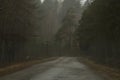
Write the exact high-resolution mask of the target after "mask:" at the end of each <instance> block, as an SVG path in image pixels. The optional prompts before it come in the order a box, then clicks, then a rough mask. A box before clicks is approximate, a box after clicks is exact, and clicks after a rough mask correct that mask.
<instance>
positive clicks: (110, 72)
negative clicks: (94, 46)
mask: <svg viewBox="0 0 120 80" xmlns="http://www.w3.org/2000/svg"><path fill="white" fill-rule="evenodd" d="M79 60H80V62H83V63H85V64H86V65H88V66H89V67H90V68H91V69H92V70H94V71H95V72H97V73H99V74H101V75H102V76H104V77H105V78H107V79H108V80H120V70H118V69H114V68H110V67H107V66H105V65H101V64H98V63H96V62H94V61H92V60H90V59H87V58H83V57H80V58H79Z"/></svg>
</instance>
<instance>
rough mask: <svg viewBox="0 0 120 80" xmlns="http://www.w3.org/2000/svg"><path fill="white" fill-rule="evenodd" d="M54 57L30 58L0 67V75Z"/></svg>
mask: <svg viewBox="0 0 120 80" xmlns="http://www.w3.org/2000/svg"><path fill="white" fill-rule="evenodd" d="M54 59H57V58H56V57H53V58H47V59H42V60H30V61H25V62H22V63H16V64H12V65H10V66H7V67H4V68H0V76H4V75H7V74H10V73H13V72H16V71H19V70H22V69H25V68H28V67H31V66H32V65H35V64H39V63H43V62H46V61H50V60H54Z"/></svg>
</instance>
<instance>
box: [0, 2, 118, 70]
mask: <svg viewBox="0 0 120 80" xmlns="http://www.w3.org/2000/svg"><path fill="white" fill-rule="evenodd" d="M119 5H120V1H119V0H86V2H85V3H84V5H83V4H81V3H80V0H44V1H40V0H19V1H16V0H0V67H4V66H8V65H10V64H13V63H17V62H23V61H27V60H34V59H43V58H48V57H53V56H57V57H58V56H77V57H78V56H79V57H80V56H86V57H89V58H90V59H92V60H95V61H96V62H97V63H100V64H105V65H107V66H110V67H115V68H120V59H119V58H120V18H119V17H120V11H119V9H120V6H119Z"/></svg>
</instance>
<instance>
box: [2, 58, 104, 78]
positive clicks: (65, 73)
mask: <svg viewBox="0 0 120 80" xmlns="http://www.w3.org/2000/svg"><path fill="white" fill-rule="evenodd" d="M0 80H105V79H104V78H103V77H101V76H99V75H98V74H95V73H94V72H93V71H91V70H90V69H89V68H88V67H87V66H85V65H84V64H82V63H80V62H79V61H77V58H75V57H61V58H58V59H56V60H53V61H49V62H45V63H42V64H37V65H34V66H32V67H30V68H28V69H25V70H22V71H19V72H16V73H13V74H10V75H7V76H4V77H1V78H0Z"/></svg>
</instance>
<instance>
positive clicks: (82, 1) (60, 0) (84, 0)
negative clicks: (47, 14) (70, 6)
mask: <svg viewBox="0 0 120 80" xmlns="http://www.w3.org/2000/svg"><path fill="white" fill-rule="evenodd" d="M44 1H45V0H41V3H44ZM58 1H59V2H60V3H61V2H63V1H64V0H58ZM86 1H87V0H81V1H80V3H81V4H82V5H84V3H85V2H86Z"/></svg>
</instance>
